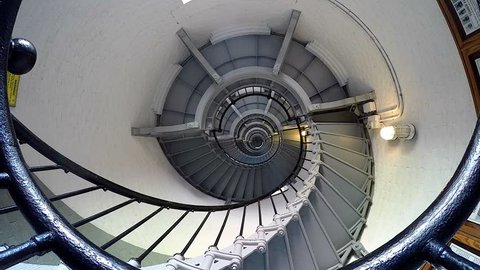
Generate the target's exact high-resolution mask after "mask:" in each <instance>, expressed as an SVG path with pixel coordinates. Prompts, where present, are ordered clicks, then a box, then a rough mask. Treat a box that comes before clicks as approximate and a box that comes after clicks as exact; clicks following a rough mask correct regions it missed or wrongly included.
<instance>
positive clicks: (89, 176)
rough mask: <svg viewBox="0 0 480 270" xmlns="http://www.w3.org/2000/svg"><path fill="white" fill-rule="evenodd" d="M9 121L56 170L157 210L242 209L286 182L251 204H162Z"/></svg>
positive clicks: (261, 198) (23, 140)
mask: <svg viewBox="0 0 480 270" xmlns="http://www.w3.org/2000/svg"><path fill="white" fill-rule="evenodd" d="M11 118H12V121H13V127H14V130H15V133H16V136H17V138H18V139H19V140H20V141H21V142H22V143H25V144H28V145H29V146H31V147H32V148H33V149H35V150H36V151H37V152H39V153H40V154H42V155H43V156H45V157H46V158H48V159H49V160H51V161H52V162H54V163H55V164H57V165H58V166H60V167H61V168H62V169H64V170H65V171H67V172H69V173H72V174H74V175H76V176H78V177H80V178H82V179H84V180H86V181H88V182H90V183H92V184H94V185H96V186H99V187H101V188H102V189H104V190H108V191H111V192H113V193H116V194H119V195H122V196H124V197H127V198H134V199H135V200H136V201H138V202H141V203H146V204H151V205H155V206H159V207H165V208H169V209H177V210H185V211H195V212H209V211H226V210H229V209H232V210H233V209H237V208H242V207H244V206H246V205H250V204H253V203H256V202H257V201H258V200H263V199H265V198H268V197H269V196H270V195H271V194H273V193H274V192H275V191H276V190H277V189H278V188H280V187H283V186H284V185H286V184H287V183H286V182H287V181H284V182H282V184H281V185H280V186H279V187H278V188H276V189H275V190H274V191H272V192H269V193H268V194H264V195H262V196H261V197H258V198H255V199H253V200H248V201H244V202H241V203H235V204H229V205H193V204H184V203H178V202H171V201H167V200H163V199H160V198H157V197H152V196H149V195H146V194H143V193H140V192H137V191H134V190H132V189H129V188H126V187H124V186H121V185H119V184H116V183H114V182H112V181H110V180H108V179H106V178H104V177H102V176H100V175H98V174H96V173H94V172H92V171H90V170H88V169H86V168H84V167H82V166H81V165H80V164H78V163H76V162H74V161H72V160H71V159H69V158H67V157H65V156H64V155H62V154H61V153H60V152H58V151H56V150H55V149H53V148H52V147H51V146H50V145H48V144H47V143H46V142H44V141H42V140H41V139H40V138H39V137H38V136H36V135H35V134H34V133H33V132H32V131H30V130H29V129H28V128H27V127H26V126H25V125H23V124H22V123H21V122H20V121H19V120H18V119H16V118H15V117H14V116H11ZM55 168H56V167H55Z"/></svg>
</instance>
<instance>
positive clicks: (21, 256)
mask: <svg viewBox="0 0 480 270" xmlns="http://www.w3.org/2000/svg"><path fill="white" fill-rule="evenodd" d="M52 242H53V236H52V234H51V233H50V232H46V233H43V234H39V235H36V236H34V237H32V238H31V239H30V240H28V241H27V242H25V243H22V244H19V245H17V246H12V247H9V248H8V249H6V250H4V251H1V252H0V268H1V269H6V268H9V267H10V266H13V265H15V264H17V263H20V262H23V261H25V260H27V259H29V258H31V257H33V256H40V255H43V254H44V253H46V252H48V251H49V250H50V246H51V244H52Z"/></svg>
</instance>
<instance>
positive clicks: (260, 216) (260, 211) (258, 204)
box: [257, 201, 263, 226]
mask: <svg viewBox="0 0 480 270" xmlns="http://www.w3.org/2000/svg"><path fill="white" fill-rule="evenodd" d="M257 206H258V225H260V226H263V222H262V206H261V205H260V201H258V202H257Z"/></svg>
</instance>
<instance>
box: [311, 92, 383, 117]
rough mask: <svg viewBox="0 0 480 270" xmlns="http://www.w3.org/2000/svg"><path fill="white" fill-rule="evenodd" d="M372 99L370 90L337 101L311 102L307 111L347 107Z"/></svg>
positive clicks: (373, 95) (314, 111) (372, 93)
mask: <svg viewBox="0 0 480 270" xmlns="http://www.w3.org/2000/svg"><path fill="white" fill-rule="evenodd" d="M374 99H375V92H370V93H367V94H363V95H360V96H354V97H349V98H345V99H341V100H337V101H332V102H325V103H317V104H312V105H310V107H309V113H316V112H323V111H331V110H336V109H342V108H347V107H350V106H353V105H357V104H359V103H364V102H367V101H370V100H374Z"/></svg>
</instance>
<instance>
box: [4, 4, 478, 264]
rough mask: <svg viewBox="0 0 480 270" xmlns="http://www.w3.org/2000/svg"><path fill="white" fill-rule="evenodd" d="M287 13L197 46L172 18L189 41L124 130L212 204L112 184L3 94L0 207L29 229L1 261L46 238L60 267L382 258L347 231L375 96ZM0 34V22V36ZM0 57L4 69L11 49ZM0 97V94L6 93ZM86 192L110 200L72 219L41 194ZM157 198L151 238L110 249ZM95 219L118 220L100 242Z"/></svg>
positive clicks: (357, 208) (362, 211)
mask: <svg viewBox="0 0 480 270" xmlns="http://www.w3.org/2000/svg"><path fill="white" fill-rule="evenodd" d="M19 3H20V1H11V2H10V3H6V2H1V1H0V7H2V8H4V10H3V11H2V10H0V11H2V12H4V13H5V15H6V16H4V17H0V21H1V22H2V23H3V22H7V21H10V20H12V19H13V18H15V13H16V11H15V10H16V8H18V5H19ZM7 15H8V16H7ZM300 16H301V13H300V12H299V11H297V10H293V11H292V12H291V17H290V20H289V21H288V23H287V28H286V29H285V32H284V33H274V32H270V31H269V30H268V29H265V28H263V29H258V28H256V29H236V31H237V32H236V33H234V34H231V33H228V32H225V33H217V36H216V37H212V38H211V41H210V42H209V43H208V44H206V45H204V46H198V45H195V44H194V42H193V41H192V40H191V39H190V37H189V35H188V33H187V31H185V30H184V29H180V30H179V31H178V32H177V36H178V38H179V42H181V43H183V45H184V46H185V47H186V48H187V49H188V51H189V52H190V55H189V56H188V57H187V58H185V59H183V60H181V61H179V62H180V64H174V65H172V69H171V72H170V76H168V78H167V79H165V80H164V82H163V83H162V89H163V90H165V91H161V93H157V96H156V97H155V101H154V103H155V104H154V111H155V113H156V121H155V123H152V126H149V127H132V129H131V134H132V136H138V137H147V139H149V140H157V141H158V144H159V148H161V149H162V151H163V153H160V152H159V155H165V157H166V158H167V159H168V161H169V162H170V164H171V165H172V167H173V168H174V169H175V170H176V171H177V172H178V174H179V175H180V176H181V177H182V178H183V179H185V181H187V182H188V183H189V184H190V185H191V186H193V187H194V188H196V189H197V190H198V192H201V193H203V194H207V195H209V196H211V197H213V198H216V199H218V200H219V201H220V202H221V203H218V204H215V205H194V204H185V203H180V202H176V201H170V200H164V199H162V198H157V197H154V196H150V195H147V194H143V193H140V192H136V191H134V190H132V189H129V188H127V187H124V186H122V185H119V184H116V183H115V182H114V181H110V180H108V179H106V178H104V177H102V176H100V175H98V174H96V173H94V172H92V171H90V170H88V169H87V168H85V167H82V166H81V165H79V164H78V163H76V162H75V161H73V160H71V159H69V158H68V157H66V156H64V155H62V154H61V153H60V152H58V151H56V150H55V149H53V148H52V147H50V146H49V145H48V144H47V143H46V142H44V141H42V139H41V138H39V137H38V136H36V135H35V134H34V133H33V132H32V131H30V130H29V129H28V128H27V127H26V126H25V125H23V124H22V123H21V121H20V120H21V119H20V120H19V119H16V118H15V117H13V116H10V113H9V111H8V107H7V106H6V104H2V109H5V110H6V113H4V114H3V115H2V117H6V118H5V119H3V118H2V119H1V121H2V122H1V124H2V127H4V128H6V129H8V128H12V129H14V130H15V133H14V134H9V133H8V132H7V133H4V134H3V136H5V141H6V143H3V142H2V143H3V144H2V150H3V151H4V153H6V154H4V156H9V157H10V158H11V160H13V161H10V160H9V159H4V160H2V162H3V164H4V165H5V166H4V167H5V169H6V170H7V172H6V173H3V174H2V175H1V178H0V186H2V187H4V186H5V187H6V188H8V190H9V192H10V194H11V196H12V199H13V201H14V204H12V205H8V206H6V207H2V208H0V215H4V216H7V215H11V214H13V213H15V212H17V211H19V210H20V211H21V212H22V214H23V215H24V216H25V217H26V219H27V220H28V221H29V222H30V224H31V225H32V227H33V228H34V229H35V231H36V232H37V233H38V235H35V236H33V237H32V238H31V239H30V240H28V241H26V242H25V243H22V244H19V245H16V246H13V245H11V244H10V243H8V244H6V245H4V246H2V249H3V250H0V268H2V269H4V268H7V267H11V266H13V267H14V269H15V267H16V266H15V265H16V264H17V263H20V262H22V261H25V260H27V259H29V258H31V257H33V256H35V255H44V254H45V253H47V252H50V251H53V252H54V253H55V254H57V255H58V256H59V257H60V258H61V260H62V261H63V262H64V263H65V265H67V266H68V267H69V268H71V269H87V268H88V269H137V268H140V267H141V268H144V269H168V270H174V269H178V270H180V269H185V270H193V269H197V270H201V269H245V270H257V269H258V270H260V269H262V270H267V269H275V270H277V269H278V270H294V269H296V270H298V269H315V270H322V269H325V270H333V269H339V268H342V267H343V266H345V265H347V264H348V263H349V262H352V261H354V260H356V259H359V258H363V257H365V256H366V258H365V259H364V260H363V261H362V260H360V261H359V262H357V264H356V265H355V263H354V264H353V265H351V266H347V268H345V269H349V268H348V267H350V269H382V268H381V267H383V266H375V265H374V264H376V263H378V262H379V261H380V262H381V261H382V260H375V261H374V263H372V264H371V265H372V268H370V267H369V266H368V263H369V260H372V257H374V256H379V255H378V254H377V253H374V254H372V255H368V252H367V251H366V249H365V248H364V247H363V246H362V244H361V242H360V237H361V233H362V230H363V228H364V226H365V223H366V219H367V215H368V212H369V207H370V204H371V196H372V194H373V182H374V160H373V154H372V147H371V143H370V139H369V137H368V132H367V128H366V126H365V124H364V121H363V120H365V119H366V118H367V117H368V116H370V115H371V114H372V113H373V112H372V111H364V109H363V108H362V105H363V104H365V103H371V102H374V101H375V94H374V93H372V92H365V91H363V92H362V90H360V89H353V92H355V93H356V95H355V96H352V95H350V94H349V92H350V90H352V89H350V87H349V85H348V76H347V75H346V74H345V72H343V68H342V67H341V65H340V63H339V62H338V61H337V60H336V59H335V57H333V56H332V55H331V54H329V53H328V52H327V51H326V50H325V49H324V48H322V46H321V44H318V43H316V42H305V41H301V40H297V39H295V38H294V31H295V28H296V24H297V22H298V20H299V18H300ZM6 25H9V24H6ZM10 30H11V29H10ZM239 33H241V34H239ZM10 35H11V33H9V32H8V31H7V32H6V34H4V35H3V36H2V41H4V40H3V39H8V40H10V38H11V37H10ZM18 44H20V45H18ZM18 44H17V43H15V42H13V43H11V44H10V57H13V56H17V55H16V54H17V53H18V54H19V56H20V58H21V57H22V56H25V51H29V52H32V50H34V49H32V47H28V46H27V47H24V48H19V49H18V52H17V46H20V47H22V46H24V45H22V44H23V43H22V42H19V43H18ZM26 44H28V43H26ZM3 51H6V49H4V48H2V52H3ZM1 55H2V54H0V56H1ZM12 55H13V56H12ZM12 59H13V58H12ZM2 61H4V62H5V64H7V60H6V59H5V60H2ZM8 64H9V70H13V69H12V65H14V64H18V63H17V61H10V63H8ZM20 65H21V64H20ZM19 70H23V69H22V67H20V68H19ZM19 73H22V72H19ZM3 75H4V74H2V76H3ZM2 92H3V91H2ZM2 97H3V100H2V102H3V103H5V100H6V98H5V93H2ZM3 107H4V108H3ZM9 117H12V120H10V118H9ZM10 121H12V122H10ZM143 139H145V138H143ZM19 145H22V149H23V150H24V151H25V148H27V147H28V148H29V150H27V151H30V152H35V155H37V156H42V157H44V158H45V159H46V160H49V164H47V165H41V166H38V165H30V166H28V164H34V162H30V161H29V160H28V157H27V158H26V159H25V160H24V159H23V157H22V156H21V153H20V154H18V153H19V151H18V149H19ZM477 147H478V146H477ZM24 164H27V166H25V165H24ZM2 168H3V167H2ZM11 168H13V169H11ZM54 171H55V172H57V173H65V174H69V175H73V176H71V177H75V178H76V179H77V180H78V181H85V184H86V187H85V188H82V189H76V190H69V191H65V192H64V193H58V194H53V195H51V196H48V198H47V196H45V194H47V193H49V191H48V188H45V186H44V185H43V184H42V182H43V181H44V180H45V175H43V174H44V173H45V172H48V173H51V172H54ZM47 175H48V174H47ZM69 177H70V176H69ZM10 179H16V180H15V181H17V182H15V183H17V184H12V183H11V181H10ZM35 182H37V183H35ZM464 184H465V183H464ZM39 186H41V188H40V187H39ZM42 189H44V190H43V191H42ZM457 190H459V189H457ZM470 190H475V189H474V188H470ZM92 193H93V194H95V195H97V194H98V196H102V195H101V194H104V193H108V194H113V195H114V196H117V197H118V198H120V201H122V202H121V203H119V204H115V205H113V206H111V207H109V208H108V207H104V206H103V205H101V207H100V208H102V210H101V211H99V212H96V213H92V214H91V215H89V216H87V217H77V218H76V219H75V220H74V219H71V218H69V217H68V215H67V214H66V213H62V208H61V207H57V206H58V204H57V205H54V204H53V203H54V202H59V201H62V200H66V199H69V200H80V201H81V200H82V197H83V196H85V195H86V194H92ZM473 193H474V192H473ZM472 196H474V195H472ZM135 202H136V203H137V204H134V203H135ZM145 206H147V207H149V209H153V210H154V211H153V212H151V213H150V214H149V215H147V216H145V217H144V218H143V219H141V220H138V221H137V222H135V223H134V224H132V225H126V224H123V223H122V218H123V217H122V215H121V214H117V213H118V212H119V211H120V210H121V209H125V208H127V207H128V208H129V209H133V210H130V211H135V210H134V209H140V208H141V207H145ZM166 212H168V215H166V216H168V217H173V216H177V218H176V219H172V220H165V219H162V220H161V222H163V223H166V224H168V225H166V227H165V225H164V224H162V225H163V227H162V228H164V229H161V230H160V229H159V231H158V238H156V239H148V242H149V244H148V245H145V246H141V247H139V248H140V249H141V252H140V253H139V254H132V253H130V252H129V250H127V251H125V250H121V252H119V250H118V249H112V247H114V246H115V245H121V244H122V243H123V240H124V239H125V238H126V237H127V236H131V235H134V234H136V233H139V234H141V231H142V229H144V228H145V224H148V223H152V222H153V219H154V218H155V217H162V215H165V214H166ZM172 213H174V214H173V215H171V214H172ZM252 213H254V214H253V215H252ZM247 214H248V215H247ZM187 216H194V218H192V219H190V220H189V219H188V217H187ZM252 216H254V217H255V218H252ZM98 219H110V221H109V222H110V223H111V224H117V225H118V227H121V228H122V232H121V233H118V234H116V235H112V236H111V238H110V239H109V240H108V241H106V242H101V241H103V240H100V239H97V237H96V235H89V234H88V231H86V232H83V233H82V231H81V227H83V226H86V225H87V224H92V222H94V221H96V220H98ZM157 222H158V221H157ZM189 222H190V223H191V222H193V223H192V224H186V225H185V223H189ZM207 223H213V224H215V225H214V226H213V227H215V228H216V230H215V231H208V232H207V233H203V234H202V230H205V227H208V228H209V229H211V228H212V226H206V224H207ZM190 225H191V226H190ZM182 226H183V227H182ZM180 227H181V229H179V228H180ZM249 227H250V228H252V227H253V228H254V230H249V229H248V228H249ZM232 231H235V234H236V235H237V236H236V238H235V239H229V240H228V241H229V242H231V244H230V245H222V244H220V243H221V242H222V241H221V240H222V239H223V238H225V235H226V234H227V233H228V232H232ZM236 231H238V234H237V233H236ZM230 234H231V233H230ZM230 234H229V235H230ZM185 235H188V237H187V238H188V241H186V242H185V243H181V245H183V248H181V249H180V250H178V251H177V253H175V254H169V255H172V256H171V257H170V258H169V259H168V260H167V261H163V262H159V261H155V262H153V263H152V262H150V263H145V261H146V258H147V257H148V256H152V255H153V253H154V251H155V250H156V249H157V247H159V246H160V245H166V246H168V245H169V244H171V245H174V244H176V243H174V242H176V241H183V239H184V236H185ZM202 237H203V238H202ZM223 240H224V239H223ZM224 241H225V240H224ZM205 242H209V243H210V246H204V249H205V250H206V251H205V253H204V254H203V255H201V254H199V253H197V254H191V253H187V252H188V251H189V250H190V249H191V248H192V247H193V246H195V245H199V243H201V244H203V243H205ZM399 243H400V241H399ZM402 243H403V242H402ZM195 250H197V248H196V249H195ZM387 253H388V250H387ZM85 254H88V255H87V256H86V255H85ZM125 254H128V257H125ZM392 261H394V260H392ZM362 262H367V263H365V264H364V265H361V263H362ZM402 263H403V264H404V265H406V263H405V262H402ZM411 263H412V265H415V264H417V265H418V262H411ZM17 267H20V268H21V267H25V265H21V264H18V265H17ZM52 267H53V266H52ZM62 267H66V266H59V268H62ZM362 267H363V268H362ZM365 267H367V268H365ZM375 267H380V268H375ZM473 267H475V266H473ZM383 269H399V268H383ZM412 269H413V268H412ZM464 269H475V268H464Z"/></svg>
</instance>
